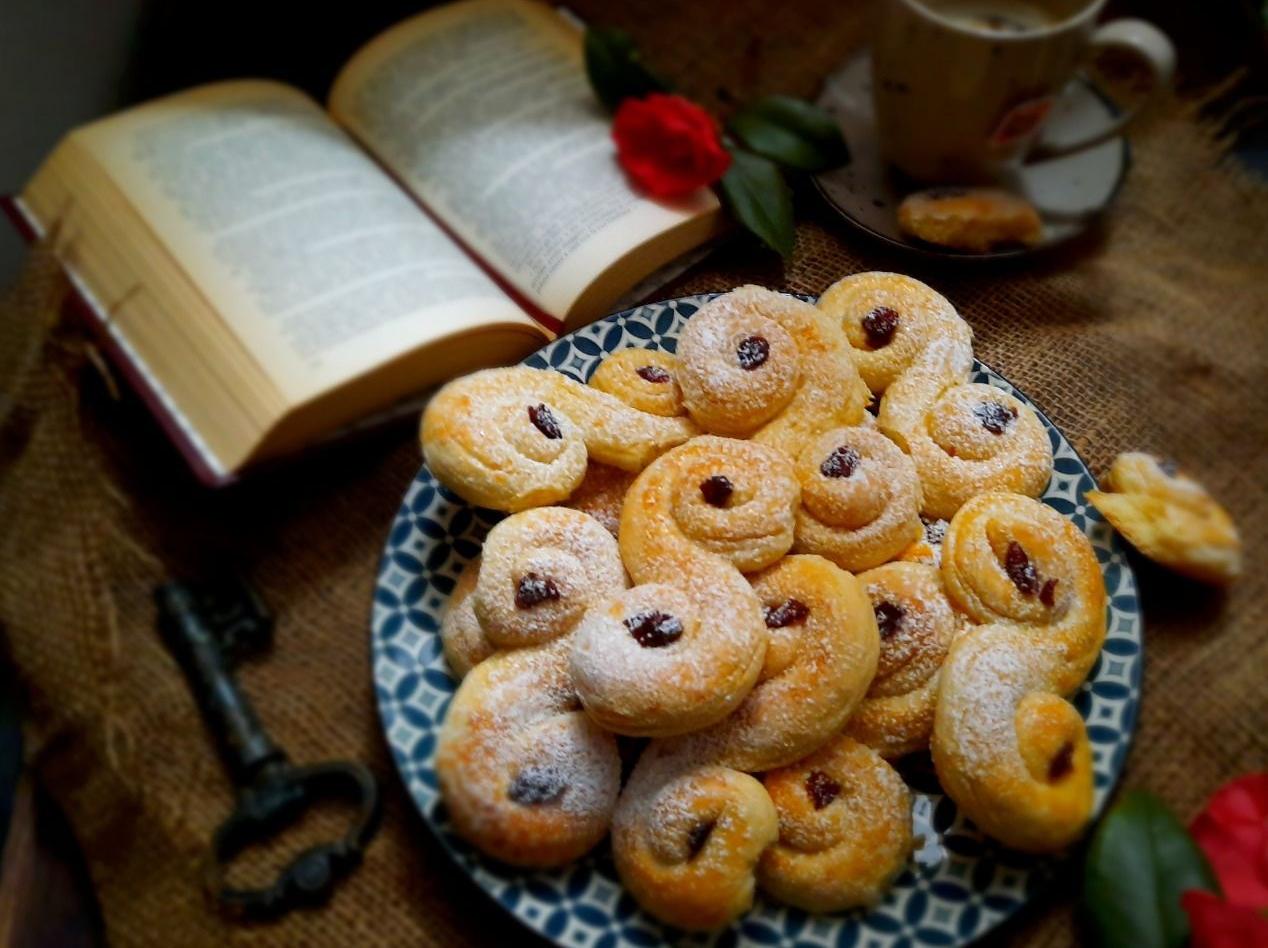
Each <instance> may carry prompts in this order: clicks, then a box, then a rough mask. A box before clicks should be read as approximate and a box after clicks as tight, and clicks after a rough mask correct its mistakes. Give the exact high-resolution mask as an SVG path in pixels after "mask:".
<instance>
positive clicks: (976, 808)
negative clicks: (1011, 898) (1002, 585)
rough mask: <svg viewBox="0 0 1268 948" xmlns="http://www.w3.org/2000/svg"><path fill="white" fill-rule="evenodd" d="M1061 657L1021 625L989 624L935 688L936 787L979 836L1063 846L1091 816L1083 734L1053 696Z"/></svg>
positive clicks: (951, 660) (1038, 846) (1044, 847)
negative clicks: (1054, 676) (1055, 668)
mask: <svg viewBox="0 0 1268 948" xmlns="http://www.w3.org/2000/svg"><path fill="white" fill-rule="evenodd" d="M1062 661H1063V656H1062V655H1061V652H1060V648H1059V647H1057V646H1054V645H1050V644H1048V643H1045V642H1036V640H1035V637H1034V636H1033V635H1032V634H1030V632H1028V630H1027V629H1026V628H1024V627H1022V626H1016V625H993V626H989V627H986V628H982V629H975V630H973V631H972V632H970V633H969V634H967V635H964V636H961V637H960V638H958V639H957V640H956V641H955V643H954V644H953V645H952V646H951V652H950V655H948V657H947V661H946V663H945V664H944V665H943V668H942V676H941V682H940V684H939V686H938V704H937V712H936V714H935V716H934V725H933V737H932V740H931V743H930V749H931V751H932V754H933V764H934V769H935V771H936V772H937V775H938V782H939V783H941V784H942V788H943V789H944V790H945V791H946V792H947V794H948V795H949V796H950V797H951V799H952V800H954V801H955V804H956V806H957V807H959V808H960V810H961V811H962V812H963V813H964V815H965V816H967V817H969V819H971V820H973V822H974V823H976V824H977V825H978V827H980V828H981V830H982V832H984V833H986V834H987V835H988V836H991V837H993V838H995V839H997V840H999V841H1000V842H1001V843H1004V844H1005V845H1007V846H1011V847H1013V848H1014V849H1021V850H1025V851H1027V852H1053V851H1055V850H1059V849H1061V848H1063V847H1065V846H1067V845H1069V844H1070V843H1072V842H1074V841H1075V840H1076V839H1078V837H1079V836H1080V835H1081V834H1082V833H1083V831H1084V829H1085V828H1086V827H1087V824H1088V821H1089V820H1090V819H1091V817H1092V751H1091V748H1090V746H1089V744H1088V736H1087V728H1086V727H1085V726H1084V723H1083V719H1082V717H1080V715H1079V712H1078V711H1077V710H1075V708H1074V706H1073V705H1071V704H1070V703H1069V702H1067V701H1066V700H1064V699H1063V698H1062V697H1061V696H1060V695H1058V694H1056V693H1054V691H1053V690H1052V673H1051V668H1052V666H1053V664H1054V663H1055V664H1061V663H1062Z"/></svg>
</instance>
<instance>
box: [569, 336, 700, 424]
mask: <svg viewBox="0 0 1268 948" xmlns="http://www.w3.org/2000/svg"><path fill="white" fill-rule="evenodd" d="M590 384H591V385H592V386H594V387H595V388H597V389H599V391H601V392H607V393H608V394H609V395H614V396H616V397H617V398H619V399H620V400H621V401H623V402H625V404H627V405H629V406H630V407H631V408H637V409H638V410H639V411H645V412H647V413H649V414H652V415H662V416H664V417H666V418H672V417H675V416H677V415H682V414H685V413H686V408H685V407H684V406H683V403H682V387H681V386H680V385H679V384H678V358H677V356H675V355H674V354H673V353H672V352H666V351H664V350H663V349H620V350H618V351H616V352H613V353H610V354H609V355H607V356H605V357H604V359H603V361H602V362H600V363H599V367H598V368H597V369H595V371H594V375H592V376H591V377H590Z"/></svg>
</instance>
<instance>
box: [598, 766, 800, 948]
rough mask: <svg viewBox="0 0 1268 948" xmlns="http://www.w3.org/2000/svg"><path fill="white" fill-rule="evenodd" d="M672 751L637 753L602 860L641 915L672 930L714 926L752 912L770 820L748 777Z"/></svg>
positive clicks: (768, 806)
mask: <svg viewBox="0 0 1268 948" xmlns="http://www.w3.org/2000/svg"><path fill="white" fill-rule="evenodd" d="M681 750H682V748H681V747H679V748H678V751H677V752H675V750H674V749H672V748H671V747H669V746H667V745H666V744H663V743H661V742H659V741H653V742H652V744H651V745H650V746H649V747H648V748H647V749H646V750H645V751H644V752H643V756H642V757H641V758H640V759H639V761H638V764H637V765H636V766H635V767H634V770H633V772H632V773H631V775H630V779H629V782H628V783H627V784H626V787H625V789H624V791H622V793H621V798H620V802H619V804H618V805H617V809H616V815H615V817H614V819H613V823H612V855H613V858H614V861H615V863H616V871H617V875H618V876H619V877H620V879H621V882H622V884H623V885H624V886H625V888H626V890H628V892H629V893H630V895H632V896H633V897H634V900H635V901H636V902H638V904H639V905H640V906H642V908H643V910H644V911H646V912H648V913H649V914H651V915H653V916H655V917H656V918H658V919H660V920H661V921H662V922H665V923H666V924H669V925H673V926H675V927H677V928H683V929H687V930H709V929H716V928H721V927H722V926H724V925H726V924H728V923H730V922H731V921H733V920H735V919H736V918H739V917H740V916H741V915H743V914H744V913H745V912H747V911H748V910H749V909H750V908H751V907H752V905H753V894H754V888H755V882H756V869H757V863H758V859H759V858H761V856H762V853H763V852H764V851H765V850H766V849H767V847H769V846H770V845H771V844H772V843H774V842H775V840H776V839H777V838H778V836H779V819H778V817H777V815H776V812H775V807H774V805H773V804H772V803H771V799H770V796H769V795H768V794H767V792H766V790H765V789H763V787H762V784H761V783H760V782H759V781H758V780H756V779H755V778H754V777H751V776H749V775H748V774H745V773H741V772H740V771H738V770H733V769H731V768H728V767H722V766H719V765H717V764H713V763H710V762H708V761H702V760H700V759H697V758H694V757H693V756H691V755H690V754H684V753H682V752H681Z"/></svg>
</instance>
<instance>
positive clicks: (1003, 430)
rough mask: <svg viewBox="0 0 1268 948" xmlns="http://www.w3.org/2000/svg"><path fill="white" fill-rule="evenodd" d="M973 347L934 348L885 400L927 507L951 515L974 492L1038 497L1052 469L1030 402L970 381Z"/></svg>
mask: <svg viewBox="0 0 1268 948" xmlns="http://www.w3.org/2000/svg"><path fill="white" fill-rule="evenodd" d="M971 364H972V355H971V353H968V352H964V351H960V350H957V349H954V348H946V347H933V348H931V349H930V350H929V351H928V352H927V353H926V355H925V356H924V358H923V359H922V361H921V362H920V363H919V364H918V365H917V366H915V367H913V368H911V369H910V370H908V371H907V372H905V373H903V375H902V376H901V377H900V378H899V379H898V380H897V381H896V382H894V383H893V384H892V385H891V386H890V387H889V388H888V389H887V390H886V392H885V397H884V398H883V399H881V410H880V414H879V415H878V416H877V419H876V421H877V426H878V427H879V428H880V430H881V431H882V432H883V433H884V434H886V435H887V436H889V437H890V438H891V439H892V440H893V441H894V442H895V443H896V444H898V446H899V447H901V448H902V449H903V451H905V452H906V453H907V454H908V455H910V456H911V459H912V461H913V462H914V463H915V465H916V473H917V474H918V475H919V476H920V485H921V488H922V493H923V498H924V500H923V504H922V507H921V512H922V513H924V514H926V515H927V516H930V517H941V518H943V519H948V518H950V517H951V516H952V515H953V514H954V513H955V512H956V511H957V510H958V509H959V508H960V505H961V504H963V503H964V502H965V501H967V500H968V499H969V498H970V497H973V496H975V495H977V494H980V493H982V492H984V491H996V490H1001V491H1012V492H1015V493H1018V494H1026V495H1027V496H1030V497H1038V496H1039V495H1040V494H1042V493H1043V491H1044V488H1045V487H1047V485H1048V479H1049V478H1050V477H1051V475H1052V445H1051V443H1050V442H1049V441H1048V433H1047V431H1045V430H1044V426H1043V423H1042V422H1041V421H1040V420H1039V417H1038V416H1037V415H1036V414H1035V413H1034V411H1033V410H1031V409H1030V408H1029V407H1027V406H1026V405H1024V404H1023V403H1022V402H1020V401H1019V400H1017V399H1016V398H1014V397H1013V396H1012V395H1009V394H1008V393H1006V392H1004V391H1002V390H1000V389H997V388H995V387H994V386H991V385H984V384H978V383H972V384H971V383H968V382H965V381H964V379H965V378H966V377H967V374H968V369H969V366H970V365H971Z"/></svg>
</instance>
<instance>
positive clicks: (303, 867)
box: [154, 580, 381, 919]
mask: <svg viewBox="0 0 1268 948" xmlns="http://www.w3.org/2000/svg"><path fill="white" fill-rule="evenodd" d="M154 595H155V600H156V602H157V603H158V609H159V630H160V633H161V635H162V638H163V642H164V643H165V644H166V645H167V648H168V650H169V651H170V652H171V653H172V655H173V657H174V658H175V659H176V661H177V663H178V664H179V665H180V667H181V670H182V671H183V672H184V673H185V678H186V680H187V681H188V683H189V687H190V690H191V691H192V692H193V694H194V700H195V701H196V702H197V704H198V709H199V711H200V712H201V713H202V716H203V721H204V723H205V724H206V725H207V729H208V730H209V731H210V732H211V734H212V736H213V737H214V738H215V741H216V744H217V745H218V748H219V751H220V755H221V758H222V759H223V761H224V763H225V766H226V767H227V769H228V771H229V774H230V776H231V777H232V779H233V782H234V785H235V787H236V788H237V800H236V803H235V805H234V809H233V812H232V813H230V814H229V816H228V818H227V819H226V820H225V821H224V822H223V823H222V824H221V825H220V827H219V829H217V830H216V833H215V836H214V837H213V838H212V854H211V855H212V858H211V860H210V862H209V866H208V873H207V879H206V885H207V889H208V893H209V894H210V895H211V896H212V897H213V898H214V899H215V900H216V901H217V903H218V904H219V906H220V907H221V909H222V910H223V911H225V912H226V913H227V914H228V915H230V916H232V917H234V918H240V919H267V918H274V917H277V916H278V915H282V914H284V913H286V912H289V911H290V910H291V909H294V908H299V907H301V906H314V905H320V904H322V903H324V902H325V901H326V900H327V899H328V898H329V897H330V894H331V892H332V891H333V889H334V886H335V884H336V883H337V882H338V881H339V880H340V879H341V878H343V877H344V876H345V875H347V874H348V873H349V872H350V871H351V870H352V869H353V868H355V867H356V865H357V864H358V863H359V862H360V860H361V854H362V852H363V851H364V850H365V847H366V846H367V845H368V844H369V842H370V839H371V838H372V837H373V836H374V833H375V831H376V830H377V829H378V825H379V819H380V816H381V810H380V801H379V790H378V784H377V782H376V781H375V779H374V775H373V774H372V773H371V772H370V771H369V770H368V769H367V768H366V767H364V766H363V765H361V764H359V763H353V762H345V761H331V762H327V763H320V764H313V765H309V766H300V767H297V766H294V765H293V764H291V763H290V761H289V760H288V758H287V756H286V753H285V751H283V750H282V749H281V748H280V747H278V745H277V744H275V743H274V742H273V741H272V739H270V737H269V736H268V734H267V733H266V732H265V730H264V728H263V727H262V726H261V724H260V721H259V719H258V718H257V717H256V715H255V711H254V709H253V708H252V707H251V703H250V701H248V700H247V697H246V695H245V694H244V693H243V692H242V690H241V688H239V686H238V683H237V681H236V679H235V678H234V676H233V671H232V669H233V665H234V664H235V663H236V662H237V661H238V660H240V659H242V658H244V657H246V656H248V655H251V654H258V653H259V652H261V651H263V650H264V649H266V648H267V647H268V646H269V644H270V643H271V641H272V634H273V622H272V619H271V617H270V616H269V614H268V612H267V611H266V610H265V608H264V605H263V603H262V602H261V601H260V599H259V597H257V596H256V595H255V593H254V592H253V591H252V590H250V589H249V588H248V587H247V586H246V585H245V584H243V583H242V582H240V581H237V580H229V581H223V582H218V583H216V584H212V585H205V586H193V585H188V584H185V583H179V582H177V583H169V584H167V585H164V586H160V587H159V588H158V589H157V590H155V594H154ZM322 800H343V801H346V802H349V803H351V804H353V805H354V806H355V807H356V817H355V819H354V821H353V824H352V826H351V828H350V829H349V830H348V832H347V833H346V834H345V835H344V836H343V837H342V838H340V839H337V840H334V841H332V842H327V843H319V844H317V845H314V846H310V847H309V848H307V849H305V850H304V851H303V852H301V853H300V854H299V855H298V856H296V857H295V858H294V859H292V860H291V862H290V863H289V865H287V866H285V867H284V868H283V869H282V870H281V872H280V873H279V874H278V876H277V878H276V879H275V880H274V882H273V883H272V884H271V885H269V886H266V887H263V888H255V889H246V888H236V887H234V886H231V885H229V884H228V882H227V880H226V871H227V868H228V866H229V864H230V863H231V862H232V861H233V859H234V857H235V856H237V855H238V854H239V853H241V852H242V851H243V850H244V849H246V848H247V847H249V846H251V845H253V844H256V843H262V842H264V841H266V840H268V839H270V838H272V837H274V836H277V835H278V834H280V833H281V832H282V831H283V830H285V829H286V828H287V827H289V826H292V825H293V824H295V823H296V822H297V821H298V820H299V819H300V818H301V817H302V816H303V814H304V812H305V811H306V810H308V809H309V808H310V807H311V806H313V805H314V804H315V803H317V802H319V801H322Z"/></svg>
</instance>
